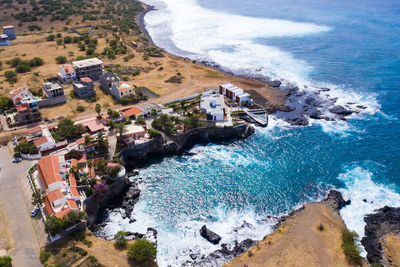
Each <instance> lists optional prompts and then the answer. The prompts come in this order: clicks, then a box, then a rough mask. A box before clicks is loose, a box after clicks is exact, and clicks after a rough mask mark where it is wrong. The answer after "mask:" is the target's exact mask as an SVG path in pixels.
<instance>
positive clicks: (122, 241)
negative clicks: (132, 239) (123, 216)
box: [114, 231, 127, 249]
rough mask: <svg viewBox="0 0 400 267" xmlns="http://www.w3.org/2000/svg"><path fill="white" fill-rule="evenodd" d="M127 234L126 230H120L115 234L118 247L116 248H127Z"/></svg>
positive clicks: (115, 244) (115, 243) (115, 245)
mask: <svg viewBox="0 0 400 267" xmlns="http://www.w3.org/2000/svg"><path fill="white" fill-rule="evenodd" d="M126 236H127V233H126V232H124V231H119V232H118V233H116V234H115V235H114V241H115V242H114V247H115V248H116V249H124V248H126V244H127V241H126V238H125V237H126Z"/></svg>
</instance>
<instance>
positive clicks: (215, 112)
mask: <svg viewBox="0 0 400 267" xmlns="http://www.w3.org/2000/svg"><path fill="white" fill-rule="evenodd" d="M200 109H201V110H203V111H204V112H205V113H206V114H207V120H209V121H224V120H227V117H228V116H227V108H226V106H225V101H224V96H223V95H220V94H204V95H202V96H201V99H200Z"/></svg>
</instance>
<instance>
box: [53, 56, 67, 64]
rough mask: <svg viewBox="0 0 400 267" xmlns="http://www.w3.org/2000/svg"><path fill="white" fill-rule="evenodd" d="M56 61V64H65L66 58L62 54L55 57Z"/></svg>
mask: <svg viewBox="0 0 400 267" xmlns="http://www.w3.org/2000/svg"><path fill="white" fill-rule="evenodd" d="M56 62H57V64H65V63H67V58H66V57H64V56H58V57H56Z"/></svg>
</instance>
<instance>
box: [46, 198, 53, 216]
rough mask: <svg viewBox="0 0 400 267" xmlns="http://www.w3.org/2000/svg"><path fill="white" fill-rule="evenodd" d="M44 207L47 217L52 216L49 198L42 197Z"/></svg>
mask: <svg viewBox="0 0 400 267" xmlns="http://www.w3.org/2000/svg"><path fill="white" fill-rule="evenodd" d="M44 207H45V209H46V212H47V215H49V216H51V215H53V214H54V211H53V208H52V207H51V204H50V201H49V198H48V197H47V196H45V197H44Z"/></svg>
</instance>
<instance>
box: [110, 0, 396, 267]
mask: <svg viewBox="0 0 400 267" xmlns="http://www.w3.org/2000/svg"><path fill="white" fill-rule="evenodd" d="M144 2H146V3H148V4H150V5H153V6H155V8H156V10H155V11H152V12H150V13H148V14H147V15H146V16H145V23H146V28H147V30H148V32H149V34H150V35H151V37H152V39H153V41H154V42H155V43H156V44H157V45H158V46H160V47H162V48H164V49H165V50H167V51H168V52H170V53H173V54H176V55H180V56H185V57H189V58H191V59H193V60H205V61H208V62H212V63H214V64H217V65H219V66H220V67H221V68H222V69H224V70H226V71H229V72H232V73H235V74H237V75H245V76H249V77H263V76H268V77H272V78H283V79H285V80H287V81H290V82H293V83H296V84H298V85H302V86H303V85H309V84H314V85H315V84H316V85H319V86H327V87H329V88H331V91H332V94H334V96H336V97H338V98H339V99H338V102H340V103H350V102H351V103H356V104H362V105H363V106H365V107H366V108H365V112H362V113H360V114H355V115H353V116H352V117H351V118H350V119H349V120H348V121H346V122H343V121H342V122H327V121H312V123H311V125H310V126H308V127H290V126H289V125H288V124H287V123H284V122H283V121H281V120H280V119H279V118H274V117H273V116H272V117H271V119H270V124H269V126H268V127H267V128H257V129H256V133H255V134H254V135H253V136H251V137H250V138H248V139H246V140H241V141H234V142H231V143H223V144H209V145H206V146H196V147H194V148H193V149H191V152H193V153H194V155H192V156H174V157H168V158H163V159H153V161H152V162H151V164H150V163H149V165H148V166H147V167H145V168H144V169H142V170H141V171H140V177H143V178H144V182H143V184H142V185H141V190H142V192H141V197H140V201H139V203H138V204H137V205H136V206H135V209H134V211H133V213H132V217H133V218H135V219H136V221H135V222H132V223H129V218H126V219H123V217H122V216H121V212H120V211H119V210H114V211H113V212H111V214H110V217H109V219H108V221H107V225H106V226H105V227H104V229H103V231H104V233H106V236H107V237H108V238H112V236H113V235H114V234H115V233H116V232H117V231H118V230H129V231H134V232H140V231H142V232H145V231H146V228H147V227H154V228H156V229H157V231H158V254H157V262H158V264H159V265H160V266H168V265H171V266H180V265H181V264H182V263H183V262H185V261H187V260H190V257H189V254H190V253H195V254H196V253H197V254H204V255H205V254H207V253H210V252H212V251H214V250H216V249H218V248H219V246H214V245H211V244H210V243H208V242H207V241H206V240H205V239H203V238H202V237H201V236H200V234H199V229H200V227H201V226H202V225H203V224H206V225H207V226H208V227H209V228H210V229H211V230H213V231H215V232H216V233H218V234H219V235H221V236H222V243H232V242H234V241H235V240H238V241H241V240H244V239H246V238H252V239H262V238H263V237H264V236H265V235H266V234H268V233H270V232H271V231H272V225H274V223H276V220H277V219H276V218H277V217H276V216H281V215H283V214H287V213H289V212H291V211H293V210H294V209H296V208H298V207H300V206H301V205H303V204H305V203H307V202H309V201H316V200H319V199H321V198H322V197H323V196H324V195H325V193H326V192H327V190H329V189H330V188H336V189H338V190H339V191H341V192H342V193H343V194H344V197H345V198H346V199H350V200H351V204H350V205H349V206H347V207H345V208H343V209H342V210H341V215H342V217H343V219H344V221H345V223H346V225H347V227H348V228H350V229H351V230H354V231H356V232H357V233H358V234H359V235H360V237H362V236H363V235H364V222H363V216H364V215H365V214H368V213H372V212H373V211H374V210H375V209H377V208H380V207H382V206H384V205H389V206H397V207H398V206H400V177H399V175H400V121H399V118H400V108H399V106H398V105H399V104H400V49H399V47H400V19H399V15H400V2H399V1H396V0H382V1H373V0H357V1H355V0H337V1H327V0H318V1H317V0H301V1H289V0H279V1H278V0H252V1H247V0H245V1H243V0H242V1H238V0H220V1H211V0H198V1H196V0H179V1H178V0H145V1H144ZM245 222H246V223H245ZM243 224H245V225H246V227H240V226H242V225H243Z"/></svg>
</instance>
